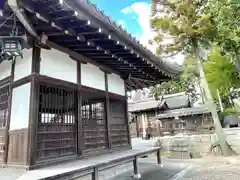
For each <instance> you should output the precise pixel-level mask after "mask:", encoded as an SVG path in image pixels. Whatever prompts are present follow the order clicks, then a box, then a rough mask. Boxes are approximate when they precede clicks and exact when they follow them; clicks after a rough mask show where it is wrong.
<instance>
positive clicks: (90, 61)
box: [46, 40, 121, 75]
mask: <svg viewBox="0 0 240 180" xmlns="http://www.w3.org/2000/svg"><path fill="white" fill-rule="evenodd" d="M46 44H47V45H48V46H50V47H52V48H54V49H57V50H59V51H61V52H64V53H66V54H68V55H70V56H71V57H74V58H76V59H81V60H82V61H84V62H86V63H90V64H93V65H95V66H97V67H99V68H101V69H103V70H105V71H106V72H111V73H115V74H118V75H121V74H119V72H117V71H116V70H114V69H112V68H109V67H107V66H104V65H102V64H99V63H97V62H96V61H93V60H92V59H89V58H87V57H85V56H83V55H82V54H79V53H77V52H75V51H72V50H70V49H68V48H65V47H62V46H60V45H58V44H56V43H54V42H52V41H50V40H47V43H46Z"/></svg>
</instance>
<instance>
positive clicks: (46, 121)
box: [36, 85, 77, 163]
mask: <svg viewBox="0 0 240 180" xmlns="http://www.w3.org/2000/svg"><path fill="white" fill-rule="evenodd" d="M75 97H76V92H75V91H68V90H65V89H62V88H57V87H51V86H47V85H40V96H39V112H38V113H39V116H38V128H37V153H36V156H37V157H36V161H37V163H38V162H42V161H45V160H49V159H54V158H60V157H64V156H70V155H76V150H77V147H76V146H77V126H76V117H75V115H76V111H77V108H76V102H75V100H76V99H75Z"/></svg>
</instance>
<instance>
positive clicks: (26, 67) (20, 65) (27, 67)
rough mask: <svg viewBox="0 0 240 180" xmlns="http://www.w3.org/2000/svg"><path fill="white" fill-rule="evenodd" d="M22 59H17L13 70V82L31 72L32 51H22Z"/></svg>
mask: <svg viewBox="0 0 240 180" xmlns="http://www.w3.org/2000/svg"><path fill="white" fill-rule="evenodd" d="M22 52H23V58H21V57H20V56H18V57H17V59H16V63H15V70H14V81H16V80H18V79H21V78H24V77H26V76H28V75H30V74H31V71H32V49H23V51H22Z"/></svg>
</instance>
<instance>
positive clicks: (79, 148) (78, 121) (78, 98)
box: [76, 61, 84, 156]
mask: <svg viewBox="0 0 240 180" xmlns="http://www.w3.org/2000/svg"><path fill="white" fill-rule="evenodd" d="M77 83H78V84H79V85H80V86H81V62H80V61H77ZM76 104H77V105H76V108H77V111H76V125H77V155H79V156H82V155H83V151H84V143H83V122H82V92H80V91H77V92H76Z"/></svg>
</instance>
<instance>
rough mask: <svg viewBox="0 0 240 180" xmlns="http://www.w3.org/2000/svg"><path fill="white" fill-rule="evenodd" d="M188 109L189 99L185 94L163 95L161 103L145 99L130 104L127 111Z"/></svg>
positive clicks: (152, 99)
mask: <svg viewBox="0 0 240 180" xmlns="http://www.w3.org/2000/svg"><path fill="white" fill-rule="evenodd" d="M186 107H189V99H188V96H187V95H186V94H185V92H182V93H176V94H170V95H165V96H164V97H163V99H162V101H161V102H159V101H157V100H155V99H154V98H147V99H143V100H139V101H134V102H130V103H129V106H128V109H129V111H130V112H136V111H146V110H150V109H156V108H160V109H161V108H162V109H164V108H167V109H178V108H186Z"/></svg>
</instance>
